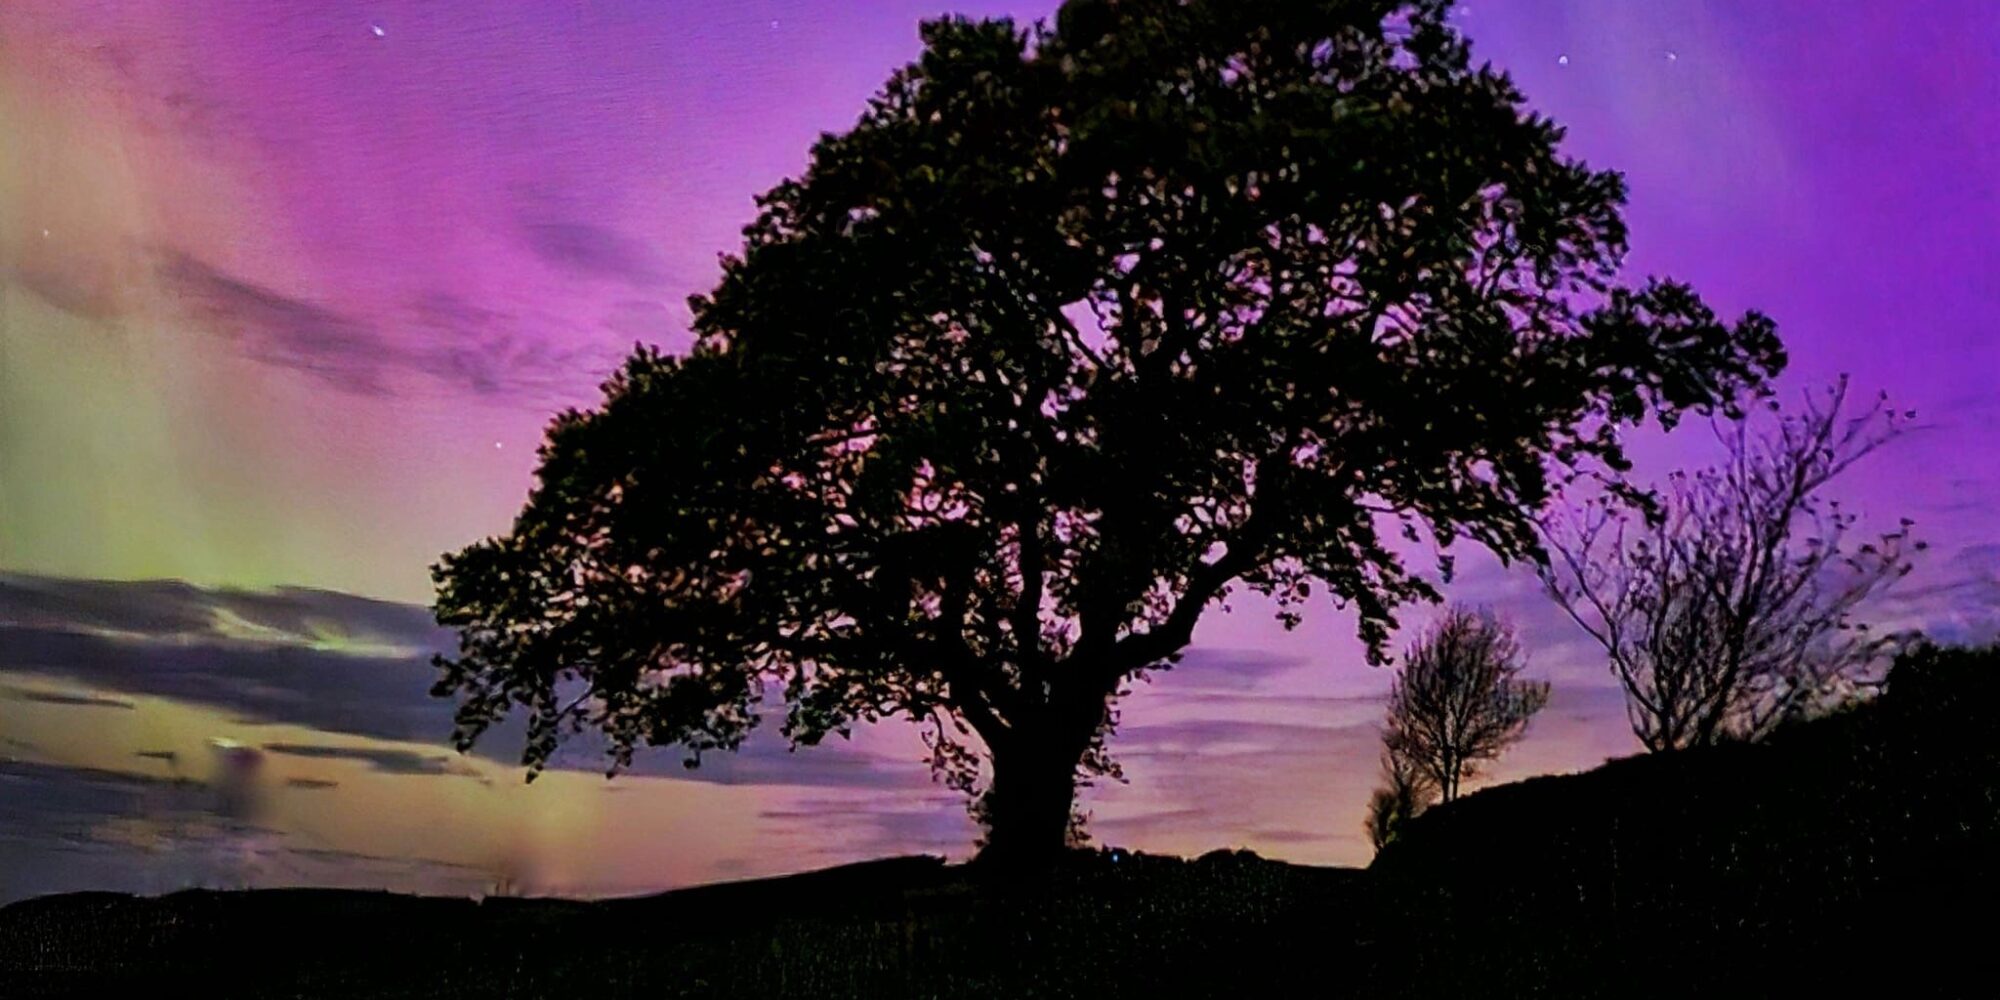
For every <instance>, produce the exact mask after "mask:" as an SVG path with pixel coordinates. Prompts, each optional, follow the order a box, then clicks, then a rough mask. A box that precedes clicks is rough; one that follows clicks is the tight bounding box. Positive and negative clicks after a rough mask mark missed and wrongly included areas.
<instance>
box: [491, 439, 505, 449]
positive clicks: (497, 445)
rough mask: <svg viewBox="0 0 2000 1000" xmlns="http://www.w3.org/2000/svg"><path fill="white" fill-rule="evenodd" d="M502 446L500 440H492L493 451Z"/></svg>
mask: <svg viewBox="0 0 2000 1000" xmlns="http://www.w3.org/2000/svg"><path fill="white" fill-rule="evenodd" d="M502 447H503V446H502V445H501V444H500V442H498V441H495V442H493V450H494V451H499V450H500V449H501V448H502Z"/></svg>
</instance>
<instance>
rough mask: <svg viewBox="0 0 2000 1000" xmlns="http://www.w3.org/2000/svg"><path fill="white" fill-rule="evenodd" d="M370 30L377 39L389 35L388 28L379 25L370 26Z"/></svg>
mask: <svg viewBox="0 0 2000 1000" xmlns="http://www.w3.org/2000/svg"><path fill="white" fill-rule="evenodd" d="M368 30H369V31H372V32H374V33H375V37H376V38H381V37H383V36H385V35H387V34H388V33H389V30H388V29H387V28H384V27H382V26H381V25H379V24H371V25H369V26H368Z"/></svg>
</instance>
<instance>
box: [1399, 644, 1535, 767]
mask: <svg viewBox="0 0 2000 1000" xmlns="http://www.w3.org/2000/svg"><path fill="white" fill-rule="evenodd" d="M1522 666H1523V661H1522V656H1521V644H1520V643H1519V642H1517V641H1515V639H1514V631H1513V629H1512V628H1510V627H1509V626H1508V625H1507V624H1506V623H1504V622H1502V621H1500V620H1499V619H1497V618H1495V617H1493V616H1492V615H1491V614H1487V613H1484V612H1475V611H1468V610H1465V609H1463V608H1450V609H1447V610H1446V611H1445V613H1444V616H1443V617H1442V618H1440V619H1438V620H1437V621H1436V622H1435V623H1433V624H1432V625H1431V626H1430V628H1429V629H1427V630H1425V632H1424V633H1423V634H1422V635H1421V636H1419V637H1418V638H1417V640H1416V641H1415V642H1414V643H1411V645H1410V649H1409V652H1408V653H1406V654H1405V656H1404V660H1403V665H1402V667H1401V668H1399V669H1398V670H1397V673H1396V682H1395V684H1394V686H1392V687H1391V688H1390V690H1389V719H1388V723H1387V725H1386V726H1385V727H1384V731H1383V735H1382V741H1383V743H1384V745H1385V746H1386V748H1387V750H1388V752H1389V756H1390V758H1391V764H1390V769H1391V771H1392V773H1393V771H1394V767H1395V763H1394V761H1395V759H1396V758H1401V759H1402V760H1404V761H1407V762H1408V764H1409V766H1411V767H1413V768H1415V770H1416V772H1417V773H1418V774H1420V775H1422V776H1423V778H1424V780H1425V781H1427V782H1428V783H1429V784H1430V785H1431V786H1432V787H1434V788H1436V790H1437V794H1438V797H1439V798H1440V799H1442V800H1443V801H1445V802H1450V801H1451V800H1453V799H1455V798H1457V797H1458V790H1459V786H1460V785H1461V784H1462V783H1463V782H1464V780H1465V779H1466V778H1470V777H1475V776H1476V775H1477V774H1478V769H1479V767H1480V765H1481V764H1482V763H1483V762H1485V761H1488V760H1491V759H1493V758H1495V757H1498V756H1499V755H1500V752H1501V751H1503V750H1505V749H1506V748H1507V747H1508V746H1510V745H1511V744H1513V743H1514V741H1516V740H1518V739H1520V738H1521V735H1522V733H1524V732H1525V731H1526V730H1527V727H1528V719H1529V717H1530V716H1533V715H1534V714H1535V713H1536V712H1538V711H1541V709H1542V706H1543V705H1546V704H1548V700H1549V686H1548V685H1547V684H1546V683H1542V682H1538V681H1524V680H1520V679H1519V675H1520V673H1521V668H1522Z"/></svg>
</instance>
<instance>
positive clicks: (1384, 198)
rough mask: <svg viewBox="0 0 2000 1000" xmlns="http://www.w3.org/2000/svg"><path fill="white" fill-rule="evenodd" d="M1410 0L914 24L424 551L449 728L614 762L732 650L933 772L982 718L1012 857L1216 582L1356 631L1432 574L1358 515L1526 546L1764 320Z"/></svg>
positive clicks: (1390, 529) (1735, 378)
mask: <svg viewBox="0 0 2000 1000" xmlns="http://www.w3.org/2000/svg"><path fill="white" fill-rule="evenodd" d="M1447 7H1448V4H1447V3H1445V2H1442V0H1415V2H1391V0H1191V2H1169V0H1125V2H1117V3H1112V2H1105V0H1096V2H1084V0H1075V2H1071V3H1069V4H1066V5H1065V6H1064V7H1063V8H1062V10H1061V12H1060V14H1059V15H1058V16H1057V18H1056V19H1055V23H1054V25H1053V26H1052V27H1050V28H1048V29H1046V30H1044V29H1035V30H1030V31H1023V30H1021V29H1019V28H1017V27H1016V26H1015V25H1014V24H1012V23H1010V22H1007V21H986V22H974V21H968V20H963V19H947V20H940V21H933V22H930V23H928V24H926V25H925V26H924V28H923V40H924V53H923V55H922V57H921V58H920V59H919V60H918V61H917V62H916V63H915V64H913V65H911V66H909V67H907V68H905V69H903V70H901V71H899V72H897V73H896V74H895V75H894V76H893V77H892V78H891V79H890V80H889V82H888V84H887V85H886V86H885V87H884V88H883V90H882V91H881V92H880V93H879V94H878V95H877V96H876V97H875V99H874V100H873V101H872V102H871V103H870V105H869V107H868V109H867V111H866V113H865V114H864V115H863V116H862V118H861V120H860V121H859V122H858V123H857V124H856V125H855V126H854V127H853V128H852V129H850V130H849V131H847V132H845V133H841V134H837V135H827V136H825V137H824V138H823V139H822V140H821V141H820V142H819V143H818V144H817V145H815V147H814V148H813V150H812V155H811V160H810V166H809V167H808V169H807V171H806V172H805V174H804V175H803V176H801V177H800V178H798V179H796V180H791V181H787V182H785V183H783V184H780V185H779V186H777V187H776V188H774V189H772V190H771V191H770V192H768V193H767V194H766V195H764V196H763V197H762V198H761V199H760V201H759V205H760V207H761V210H760V213H759V215H758V218H757V220H756V222H754V223H753V224H752V225H750V226H749V227H748V228H747V229H746V230H745V233H744V236H745V245H744V247H743V249H742V251H741V252H740V253H739V254H737V255H735V256H731V257H728V258H726V259H725V261H724V276H723V278H722V281H721V283H720V284H719V285H718V286H717V287H716V288H715V289H714V290H713V291H712V292H711V293H710V294H708V295H705V296H699V297H696V298H695V299H694V300H693V301H692V308H693V312H694V317H695V323H694V325H695V330H696V333H697V335H698V341H697V344H696V346H695V347H694V349H693V351H692V352H691V353H690V354H689V355H687V356H685V357H670V356H666V355H663V354H661V353H659V352H657V351H655V350H652V349H648V348H641V349H639V350H638V351H636V352H635V353H634V354H633V355H632V357H631V358H630V359H629V360H628V361H627V362H626V363H625V365H624V366H623V368H622V369H620V370H619V371H618V372H617V373H616V374H615V375H614V376H613V377H612V378H611V379H610V381H609V382H607V383H606V385H605V386H604V399H603V401H602V402H601V403H600V404H599V405H597V406H596V407H594V408H592V409H589V410H582V411H570V412H566V413H564V414H562V415H561V416H560V417H558V418H557V419H556V421H555V422H554V424H553V425H552V426H551V427H550V429H549V432H548V438H547V441H546V443H545V444H544V446H543V447H542V450H541V467H540V469H539V472H538V477H539V483H538V485H537V486H536V488H535V489H534V491H533V493H532V495H531V497H530V498H529V501H528V504H527V506H526V508H525V509H524V510H523V511H522V512H521V514H520V516H519V518H518V519H517V521H516V522H515V525H514V528H513V531H512V532H511V533H510V534H508V535H506V536H504V537H500V538H495V539H491V540H488V541H485V542H482V543H480V544H477V545H474V546H472V547H470V548H468V549H466V550H464V551H462V552H459V553H456V554H454V555H450V556H447V557H446V558H445V559H444V561H443V562H442V563H441V564H440V565H439V567H438V568H437V571H436V579H437V585H438V600H437V611H438V618H439V621H440V622H442V623H443V624H446V625H449V626H451V627H453V628H455V629H456V630H457V631H458V633H459V637H460V648H459V652H458V654H457V655H456V656H455V657H450V658H446V659H443V660H441V667H442V669H443V678H442V680H441V681H440V682H439V684H438V688H437V690H438V692H439V693H440V694H442V695H447V696H453V697H455V698H457V700H458V702H459V712H458V739H459V742H460V744H461V745H469V744H470V743H471V742H472V741H473V740H474V739H476V738H477V737H478V736H479V734H480V733H481V732H483V731H484V730H485V729H487V728H488V727H489V726H490V725H492V724H493V723H494V722H495V721H497V720H498V719H500V718H501V717H502V716H504V715H506V714H508V713H509V712H511V711H515V710H519V711H522V712H524V713H525V714H526V715H527V716H528V720H529V722H528V725H529V732H530V738H529V742H528V748H527V753H526V763H527V764H528V765H529V766H530V768H534V767H537V766H540V765H541V764H543V763H544V762H545V761H546V760H547V758H548V755H549V754H550V753H551V752H552V751H553V749H554V747H555V745H556V742H557V741H558V739H560V738H562V737H563V736H564V735H565V734H567V733H570V732H573V731H577V730H580V729H582V728H583V727H590V728H592V729H596V730H601V731H602V732H603V733H604V734H606V735H607V736H608V737H609V742H610V746H611V748H612V753H613V761H612V763H613V766H614V767H615V766H619V765H623V764H625V763H627V762H628V761H629V759H630V756H631V754H632V752H633V750H634V749H635V748H636V747H639V746H642V745H678V746H681V747H683V748H686V749H687V750H688V751H689V752H690V759H691V760H692V759H695V758H698V757H699V755H700V754H701V753H702V752H704V751H708V750H714V749H721V748H730V747H734V746H736V745H738V743H739V742H740V741H741V740H742V738H743V735H744V733H745V732H746V731H747V730H748V729H749V728H750V727H751V726H752V725H754V724H755V723H756V722H757V719H758V707H759V703H760V700H761V699H762V698H764V697H766V696H767V695H771V694H777V695H778V696H780V697H781V698H782V701H783V703H784V727H785V730H786V732H787V733H788V734H789V735H790V736H791V737H792V738H793V739H795V740H797V741H798V742H800V743H805V744H810V743H813V742H816V741H817V740H819V739H821V738H822V737H824V736H825V735H827V734H829V733H845V732H847V731H848V728H849V727H850V726H851V725H853V724H855V723H857V722H865V721H872V720H875V719H879V718H884V717H891V716H900V717H905V718H908V719H912V720H916V721H919V722H921V723H923V724H925V725H927V726H928V727H929V732H930V737H931V741H932V745H933V747H934V750H935V755H936V756H935V762H936V763H937V764H938V765H939V767H940V768H941V770H942V771H943V772H944V773H945V775H946V777H947V778H948V779H949V780H950V781H951V782H952V783H953V784H954V785H956V786H957V787H960V788H962V789H965V790H967V791H972V790H974V786H975V784H977V783H978V782H979V780H980V779H979V777H978V775H979V772H980V764H981V754H980V748H982V747H983V751H984V754H985V757H986V758H987V762H988V763H990V765H991V769H990V775H991V779H992V784H991V785H990V787H987V788H985V789H984V794H985V796H986V801H985V803H984V806H983V815H984V816H985V817H986V818H987V819H988V820H989V822H990V834H989V840H988V848H989V849H990V850H992V851H994V852H995V853H996V854H1001V855H1004V854H1007V853H1012V852H1018V853H1020V854H1021V855H1024V856H1027V855H1045V854H1047V853H1050V852H1053V851H1057V850H1059V849H1060V848H1061V845H1062V843H1063V837H1064V833H1065V830H1066V829H1067V828H1068V826H1069V822H1070V819H1071V813H1070V809H1071V800H1072V797H1073V786H1074V783H1075V781H1076V779H1077V777H1078V774H1079V770H1081V771H1082V773H1084V774H1085V775H1086V776H1087V775H1089V774H1092V773H1102V772H1103V771H1104V769H1105V767H1106V766H1108V757H1107V756H1106V755H1105V753H1104V746H1103V737H1104V734H1105V732H1106V731H1107V729H1108V727H1109V726H1110V725H1111V723H1112V721H1113V718H1114V716H1113V714H1112V703H1113V702H1114V701H1115V699H1116V697H1117V696H1118V694H1119V692H1120V691H1121V690H1122V689H1123V687H1124V685H1126V684H1127V683H1128V682H1129V681H1130V680H1132V679H1133V678H1135V677H1139V676H1141V675H1143V673H1144V672H1146V671H1148V670H1153V669H1159V668H1163V667H1165V666H1168V665H1170V664H1171V663H1172V662H1174V660H1175V659H1176V657H1177V655H1178V654H1179V652H1180V651H1181V650H1182V648H1183V647H1185V646H1186V645H1187V643H1188V640H1189V636H1190V635H1191V633H1192V631H1193V629H1194V626H1195V623H1196V621H1197V620H1198V619H1199V618H1200V616H1201V615H1202V613H1203V611H1204V610H1205V609H1206V608H1208V607H1209V606H1211V605H1212V604H1214V603H1215V602H1217V601H1219V600H1221V599H1222V598H1223V597H1224V596H1225V595H1226V594H1227V593H1228V592H1229V590H1230V588H1232V587H1247V588H1249V589H1250V590H1253V591H1256V592H1258V593H1262V594H1266V595H1270V596H1272V597H1274V598H1276V599H1277V601H1278V602H1279V604H1280V606H1281V608H1282V609H1283V610H1282V612H1281V613H1282V615H1283V617H1284V619H1285V620H1286V621H1287V623H1294V622H1296V621H1297V617H1298V614H1299V612H1300V608H1301V607H1302V606H1303V605H1304V604H1305V602H1306V601H1307V600H1308V599H1309V597H1311V596H1312V595H1313V594H1314V592H1315V591H1317V592H1318V593H1319V594H1320V595H1321V596H1322V597H1331V598H1332V599H1333V600H1334V601H1336V602H1340V603H1344V604H1347V605H1350V606H1352V607H1353V608H1354V609H1356V610H1357V611H1358V613H1359V620H1360V629H1361V635H1362V637H1363V638H1364V639H1365V640H1366V641H1367V642H1368V644H1369V646H1370V648H1371V650H1373V651H1374V652H1375V653H1376V654H1378V655H1379V654H1380V653H1381V651H1382V647H1383V645H1384V643H1385V642H1386V640H1387V637H1388V636H1389V635H1390V633H1391V630H1392V629H1393V627H1394V625H1395V618H1394V613H1395V610H1396V608H1397V607H1398V606H1399V605H1401V604H1404V603H1405V602H1408V601H1411V600H1417V599H1434V598H1435V597H1436V590H1435V586H1434V583H1433V582H1432V581H1431V580H1430V579H1429V578H1427V576H1426V574H1425V573H1424V572H1422V571H1419V570H1413V569H1411V568H1410V567H1408V566H1406V565H1405V563H1404V560H1403V558H1402V557H1401V555H1399V552H1398V550H1397V549H1396V548H1394V547H1392V545H1391V544H1390V541H1391V539H1393V538H1394V537H1396V533H1397V532H1399V531H1400V532H1401V533H1403V534H1405V535H1407V537H1409V538H1410V539H1411V540H1413V541H1414V540H1419V539H1422V538H1426V537H1427V538H1428V539H1429V540H1431V541H1433V542H1435V543H1437V544H1439V545H1440V546H1443V545H1448V544H1450V543H1451V542H1453V541H1454V540H1457V539H1470V540H1472V541H1474V542H1477V543H1480V544H1483V545H1485V546H1487V547H1489V548H1491V549H1492V550H1493V551H1495V552H1497V553H1499V554H1500V555H1501V556H1503V557H1506V558H1519V557H1526V556H1529V555H1532V554H1534V553H1536V551H1537V536H1536V532H1535V530H1534V522H1533V515H1534V512H1535V511H1536V509H1537V508H1539V507H1540V505H1541V504H1542V503H1543V501H1544V499H1545V498H1546V497H1547V496H1548V495H1549V494H1550V492H1551V488H1552V485H1553V484H1555V483H1559V482H1562V481H1566V480H1568V479H1570V478H1572V477H1574V476H1575V475H1577V474H1579V473H1580V472H1583V471H1588V470H1596V469H1602V468H1606V467H1608V468H1613V469H1617V468H1621V467H1623V465H1624V456H1623V453H1622V451H1621V448H1620V445H1619V441H1618V438H1617V436H1616V434H1615V431H1616V429H1617V428H1618V427H1619V426H1620V425H1627V424H1632V423H1636V422H1639V421H1641V420H1644V419H1646V418H1647V417H1648V416H1649V415H1650V416H1654V417H1656V418H1657V419H1659V420H1660V421H1661V422H1671V421H1673V420H1674V419H1676V418H1677V417H1678V416H1679V415H1680V414H1682V413H1683V412H1685V411H1690V410H1692V411H1698V412H1707V411H1711V410H1713V409H1715V408H1717V407H1722V406H1727V405H1729V404H1731V402H1732V401H1733V400H1735V399H1736V398H1737V397H1738V396H1739V394H1740V393H1741V392H1742V391H1743V390H1745V389H1749V388H1754V387H1757V386H1760V385H1761V384H1762V383H1763V382H1764V380H1765V379H1766V378H1767V377H1768V376H1769V375H1770V374H1771V373H1772V372H1774V371H1775V370H1776V369H1777V368H1778V367H1779V366H1780V365H1781V364H1782V362H1783V354H1782V351H1781V349H1780V347H1779V344H1778V341H1777V339H1776V337H1775V335H1774V333H1773V330H1772V326H1771V324H1770V323H1769V322H1768V321H1767V320H1765V319H1764V318H1763V317H1761V316H1756V315H1751V316H1748V317H1746V318H1745V319H1743V320H1742V321H1741V322H1739V323H1736V324H1733V325H1732V324H1728V323H1724V322H1721V321H1719V320H1718V319H1717V318H1716V316H1715V315H1714V313H1713V312H1711V311H1710V310H1709V309H1708V308H1707V307H1706V306H1704V305H1703V304H1702V302H1701V301H1700V300H1699V299H1698V298H1697V297H1696V296H1695V295H1694V293H1693V292H1691V291H1690V290H1689V289H1687V288H1686V287H1684V286H1681V285H1678V284H1673V283H1667V282H1653V283H1647V284H1642V285H1639V286H1637V287H1625V286H1621V285H1619V284H1617V283H1616V271H1617V269H1618V266H1619V264H1620V262H1621V260H1622V258H1623V256H1624V253H1625V246H1626V242H1625V227H1624V224H1623V222H1622V221H1621V218H1620V208H1621V204H1622V202H1623V200H1624V194H1625V191H1624V184H1623V181H1622V180H1621V179H1620V178H1619V176H1618V175H1616V174H1614V173H1608V172H1602V171H1596V170H1592V169H1589V168H1588V167H1586V166H1584V165H1583V164H1581V163H1578V162H1576V161H1574V160H1571V159H1567V158H1565V157H1563V156H1562V155H1561V154H1560V153H1559V152H1558V149H1557V146H1558V142H1559V140H1560V138H1561V135H1562V132H1561V130H1560V129H1559V128H1558V127H1557V126H1555V125H1554V124H1552V123H1550V122H1549V121H1547V120H1545V119H1542V118H1540V117H1538V116H1536V115H1534V114H1532V113H1530V112H1528V111H1527V110H1526V109H1525V108H1524V106H1523V101H1522V97H1521V94H1520V93H1519V92H1518V91H1517V90H1516V89H1515V87H1514V86H1513V84H1512V83H1511V82H1509V80H1508V79H1507V78H1506V77H1505V76H1504V75H1502V74H1500V73H1498V72H1497V71H1494V70H1492V69H1490V68H1488V67H1485V66H1480V65H1476V64H1474V63H1473V62H1472V60H1471V59H1470V58H1469V55H1468V51H1467V48H1466V45H1465V43H1464V40H1463V39H1462V38H1460V37H1459V36H1458V35H1457V34H1456V32H1455V31H1454V30H1453V29H1452V28H1451V27H1450V26H1449V25H1448V23H1447V18H1446V13H1447V11H1446V8H1447ZM1442 569H1443V570H1444V572H1445V573H1446V574H1448V570H1449V564H1448V562H1446V563H1445V565H1444V566H1443V567H1442ZM975 741H976V742H975Z"/></svg>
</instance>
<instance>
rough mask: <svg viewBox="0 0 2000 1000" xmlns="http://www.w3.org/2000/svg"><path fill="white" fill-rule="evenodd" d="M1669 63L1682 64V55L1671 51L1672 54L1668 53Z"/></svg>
mask: <svg viewBox="0 0 2000 1000" xmlns="http://www.w3.org/2000/svg"><path fill="white" fill-rule="evenodd" d="M1667 61H1668V62H1680V61H1681V54H1680V53H1678V52H1671V51H1670V52H1668V53H1667Z"/></svg>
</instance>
